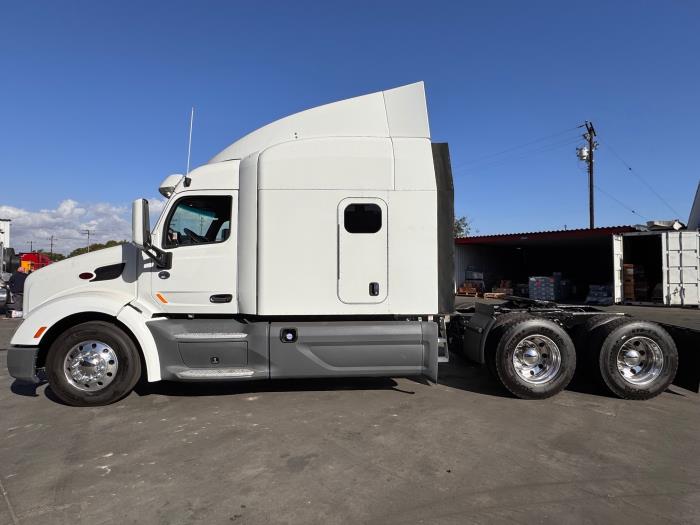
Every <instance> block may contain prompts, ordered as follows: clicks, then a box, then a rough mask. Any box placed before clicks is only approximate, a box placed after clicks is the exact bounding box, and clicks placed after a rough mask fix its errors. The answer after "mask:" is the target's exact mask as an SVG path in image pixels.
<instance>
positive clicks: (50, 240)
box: [49, 235, 53, 260]
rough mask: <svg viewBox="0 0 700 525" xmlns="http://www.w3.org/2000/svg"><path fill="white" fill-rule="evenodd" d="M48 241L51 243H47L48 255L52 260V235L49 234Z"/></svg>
mask: <svg viewBox="0 0 700 525" xmlns="http://www.w3.org/2000/svg"><path fill="white" fill-rule="evenodd" d="M49 242H50V243H51V244H50V245H49V246H50V248H49V257H50V258H51V260H53V235H51V237H49Z"/></svg>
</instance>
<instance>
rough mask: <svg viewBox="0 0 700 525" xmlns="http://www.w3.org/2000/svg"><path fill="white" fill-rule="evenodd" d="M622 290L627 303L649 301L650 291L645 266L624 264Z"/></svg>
mask: <svg viewBox="0 0 700 525" xmlns="http://www.w3.org/2000/svg"><path fill="white" fill-rule="evenodd" d="M622 288H623V295H624V298H625V300H626V301H646V300H648V294H649V289H648V285H647V279H646V275H645V272H644V266H641V265H639V264H627V263H626V264H623V265H622Z"/></svg>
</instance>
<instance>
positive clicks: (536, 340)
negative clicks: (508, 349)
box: [513, 334, 561, 385]
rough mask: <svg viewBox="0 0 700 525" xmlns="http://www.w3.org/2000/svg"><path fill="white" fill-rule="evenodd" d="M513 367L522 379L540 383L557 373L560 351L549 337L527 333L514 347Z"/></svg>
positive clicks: (534, 383)
mask: <svg viewBox="0 0 700 525" xmlns="http://www.w3.org/2000/svg"><path fill="white" fill-rule="evenodd" d="M513 367H514V368H515V372H516V373H517V374H518V375H519V376H520V378H521V379H522V380H523V381H526V382H527V383H530V384H533V385H541V384H543V383H546V382H548V381H551V380H552V379H553V378H555V377H557V374H559V369H560V368H561V352H560V351H559V347H558V346H557V344H556V343H555V342H554V341H552V340H551V339H550V338H549V337H547V336H545V335H541V334H533V335H529V336H527V337H525V338H524V339H523V340H522V341H520V342H519V343H518V345H517V346H516V347H515V352H513Z"/></svg>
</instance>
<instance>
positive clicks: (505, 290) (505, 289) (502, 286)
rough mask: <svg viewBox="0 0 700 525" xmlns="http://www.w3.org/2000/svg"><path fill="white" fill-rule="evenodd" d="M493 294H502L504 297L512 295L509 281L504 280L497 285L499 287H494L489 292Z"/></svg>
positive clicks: (511, 286)
mask: <svg viewBox="0 0 700 525" xmlns="http://www.w3.org/2000/svg"><path fill="white" fill-rule="evenodd" d="M491 291H492V292H493V293H502V294H504V295H513V285H512V284H511V282H510V281H507V280H504V281H501V282H500V283H499V286H494V287H493V289H492V290H491Z"/></svg>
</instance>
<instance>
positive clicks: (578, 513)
mask: <svg viewBox="0 0 700 525" xmlns="http://www.w3.org/2000/svg"><path fill="white" fill-rule="evenodd" d="M16 326H17V322H16V321H12V320H5V319H0V349H4V348H7V345H8V341H9V336H10V334H11V332H12V331H13V330H14V329H15V327H16ZM5 363H6V352H4V351H2V350H0V443H1V444H0V492H1V493H2V496H0V524H12V525H16V524H17V523H21V524H25V523H27V524H29V523H43V524H54V523H61V524H63V523H66V524H68V523H70V524H102V523H120V524H126V523H162V524H186V523H208V524H218V523H254V524H257V523H261V524H262V523H289V524H292V523H301V524H314V523H323V524H336V523H337V524H340V523H377V524H380V523H381V524H394V523H396V524H405V523H431V524H433V523H439V524H470V523H522V524H530V523H545V524H547V523H551V524H557V525H559V524H566V523H576V524H579V523H615V524H620V523H634V524H644V523H654V524H658V523H699V522H700V438H699V436H700V395H698V394H695V393H693V392H690V391H687V390H683V389H680V388H678V387H675V386H674V387H672V388H670V389H669V391H667V392H666V393H664V394H662V395H661V396H659V397H658V398H656V399H653V400H651V401H645V402H635V401H623V400H620V399H616V398H613V397H609V396H608V395H607V394H606V393H605V392H602V391H600V390H598V389H595V388H592V387H576V388H572V389H569V390H567V391H565V392H562V393H561V394H559V395H558V396H556V397H554V398H551V399H548V400H544V401H521V400H518V399H514V398H512V397H511V396H509V395H508V394H507V393H506V392H505V391H504V390H503V389H502V388H501V387H499V386H498V385H497V384H496V383H495V382H494V381H493V380H491V379H490V377H489V376H488V374H487V373H486V372H485V371H484V370H482V369H480V368H478V367H475V366H473V365H470V364H468V363H466V362H464V361H462V360H460V359H458V358H454V359H453V361H452V362H451V363H449V364H447V365H444V366H443V365H441V368H440V372H441V379H440V382H439V384H437V385H429V384H425V383H422V382H419V381H412V380H409V379H395V380H394V379H376V380H375V379H369V380H344V381H338V380H334V381H321V380H299V381H280V382H261V383H238V384H236V383H230V384H219V385H211V384H209V385H201V384H200V385H191V384H189V385H187V384H176V383H158V384H152V385H147V386H145V387H141V388H140V389H139V391H138V392H136V393H133V394H132V395H130V396H129V397H128V398H126V399H125V400H123V401H122V402H120V403H118V404H115V405H111V406H107V407H99V408H72V407H68V406H64V405H62V404H60V403H59V402H57V401H56V399H55V398H54V397H53V396H52V395H51V391H50V389H48V388H47V387H46V386H45V385H42V386H40V387H39V388H37V389H36V391H35V390H34V389H33V388H27V387H25V386H22V385H19V384H17V383H14V382H13V381H12V379H11V378H10V377H9V376H8V374H7V370H6V367H5Z"/></svg>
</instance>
